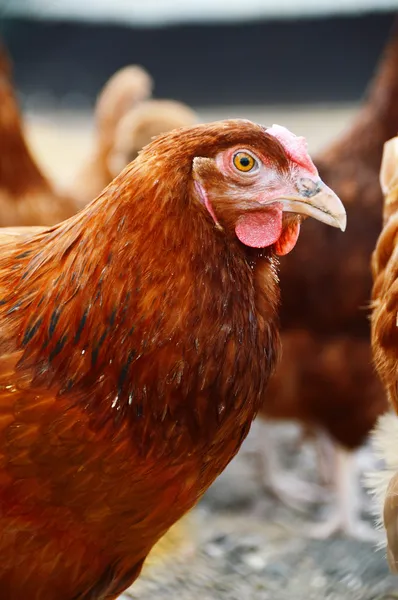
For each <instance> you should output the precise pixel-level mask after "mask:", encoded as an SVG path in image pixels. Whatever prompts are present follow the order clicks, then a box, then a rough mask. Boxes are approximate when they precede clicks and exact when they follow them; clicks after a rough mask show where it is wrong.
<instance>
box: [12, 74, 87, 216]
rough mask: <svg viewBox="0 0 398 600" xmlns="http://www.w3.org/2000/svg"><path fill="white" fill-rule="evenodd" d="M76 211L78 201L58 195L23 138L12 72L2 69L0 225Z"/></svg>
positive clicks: (69, 214)
mask: <svg viewBox="0 0 398 600" xmlns="http://www.w3.org/2000/svg"><path fill="white" fill-rule="evenodd" d="M2 64H3V63H2ZM6 64H8V63H6ZM76 210H77V207H76V204H75V202H74V201H73V200H72V199H71V198H69V197H67V196H64V195H61V194H58V193H57V192H56V191H55V190H54V189H53V187H52V185H51V184H50V182H49V181H48V180H47V179H46V177H45V176H44V175H43V173H42V172H41V170H40V168H39V166H38V165H37V164H36V162H35V160H34V158H33V156H32V154H31V152H30V150H29V148H28V146H27V143H26V140H25V137H24V132H23V128H22V119H21V114H20V111H19V109H18V105H17V100H16V98H15V93H14V90H13V86H12V83H11V81H10V71H9V69H6V70H5V71H2V70H0V225H1V226H8V225H52V224H54V223H58V222H59V221H61V220H63V219H66V218H68V217H70V216H71V215H73V214H74V213H75V212H76Z"/></svg>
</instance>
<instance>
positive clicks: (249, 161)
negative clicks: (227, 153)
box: [233, 152, 258, 173]
mask: <svg viewBox="0 0 398 600" xmlns="http://www.w3.org/2000/svg"><path fill="white" fill-rule="evenodd" d="M233 163H234V167H235V168H236V169H238V171H243V172H244V173H248V172H249V171H252V170H253V169H254V168H255V167H257V166H258V163H257V161H256V159H255V158H254V157H253V156H252V155H251V154H249V153H248V152H237V153H236V154H235V155H234V158H233Z"/></svg>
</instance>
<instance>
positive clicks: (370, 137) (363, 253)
mask: <svg viewBox="0 0 398 600" xmlns="http://www.w3.org/2000/svg"><path fill="white" fill-rule="evenodd" d="M396 131H398V35H397V27H395V29H394V31H393V35H392V37H391V41H390V43H389V44H388V46H387V48H386V50H385V53H384V55H383V57H382V58H381V61H380V65H379V68H378V71H377V73H376V76H375V79H374V81H373V83H372V85H371V86H370V89H369V92H368V95H367V98H366V100H365V103H364V105H363V107H362V108H361V110H360V111H359V113H358V115H357V117H356V119H355V121H354V123H353V124H352V126H351V127H350V128H349V129H348V130H347V132H346V133H345V134H344V135H343V136H342V137H341V138H340V139H338V140H337V142H335V143H334V144H332V145H331V146H330V147H329V148H328V149H327V150H326V151H324V152H323V153H322V154H321V155H319V156H318V157H317V159H316V164H317V166H318V168H319V172H320V174H321V177H323V179H324V180H325V181H326V182H327V183H328V185H330V186H332V187H333V189H335V190H336V191H337V193H338V194H339V196H340V197H341V198H342V199H343V201H344V203H345V206H346V207H347V218H348V223H349V231H350V233H349V235H347V236H338V235H335V233H334V232H333V231H332V230H328V231H320V230H318V229H317V228H316V227H314V226H313V225H314V224H313V223H308V226H307V227H306V228H305V230H304V231H303V236H302V240H301V244H300V245H299V247H298V248H297V251H296V252H295V253H294V254H292V255H291V256H290V257H288V258H287V259H285V260H282V261H281V292H282V302H281V323H282V343H283V359H282V362H281V364H280V366H279V369H278V372H277V374H276V376H275V378H274V379H273V380H272V381H271V384H270V387H269V390H268V393H267V395H266V398H265V402H264V409H263V411H262V415H263V416H266V417H272V418H275V419H296V420H297V421H299V422H300V423H302V424H304V425H306V426H309V427H314V428H321V430H322V431H325V432H327V434H328V435H329V436H331V438H332V440H333V442H334V443H335V445H336V454H335V456H334V458H333V461H334V462H333V473H332V477H333V487H334V491H335V492H336V494H337V503H336V506H335V510H334V512H333V514H332V515H331V518H330V520H328V521H327V522H326V523H324V524H322V525H320V526H319V527H315V528H311V529H307V531H308V532H309V533H310V534H311V535H315V536H327V535H329V534H332V533H334V532H335V531H336V530H343V531H344V532H345V533H347V534H349V535H351V536H356V537H358V536H359V537H361V538H362V537H368V536H372V535H373V534H372V532H371V531H369V530H368V528H367V527H365V526H364V524H362V523H360V522H359V521H358V511H359V510H360V503H359V499H358V490H357V489H356V488H357V486H356V485H355V484H354V482H355V475H354V472H353V467H354V463H353V456H352V454H351V451H352V450H355V449H356V448H358V447H359V446H360V445H361V444H362V443H363V442H364V441H365V440H366V438H367V435H368V433H369V431H370V430H371V429H372V427H373V426H374V424H375V422H376V419H377V418H378V416H379V415H380V414H381V413H383V412H384V411H385V410H386V409H387V403H386V400H385V396H384V394H383V392H382V389H381V386H380V383H379V381H378V379H377V378H376V376H375V375H374V373H373V370H372V366H371V364H372V359H371V350H370V342H369V323H368V316H367V307H368V305H369V300H370V294H371V285H372V282H371V274H370V269H369V262H370V256H371V254H372V252H373V249H374V246H375V243H376V239H377V236H378V234H379V232H380V228H381V212H382V211H381V206H382V194H381V190H380V185H379V170H380V164H381V157H382V150H383V144H384V142H385V141H386V140H387V139H389V138H390V137H391V136H392V135H395V133H396ZM264 443H265V448H264V456H265V460H266V462H265V483H266V485H267V486H268V487H272V489H273V490H274V491H275V493H276V494H277V495H278V496H279V497H280V498H282V499H283V500H284V501H285V502H287V503H288V504H290V505H292V504H294V503H302V502H303V501H304V499H305V498H307V500H313V501H314V500H319V499H320V498H322V497H323V496H324V493H322V491H320V490H319V489H318V488H315V487H309V486H303V483H302V482H296V481H294V479H290V480H289V479H286V477H281V475H280V474H278V470H279V469H278V467H276V466H275V464H273V463H270V457H271V456H272V454H270V452H269V443H267V440H266V438H265V439H264Z"/></svg>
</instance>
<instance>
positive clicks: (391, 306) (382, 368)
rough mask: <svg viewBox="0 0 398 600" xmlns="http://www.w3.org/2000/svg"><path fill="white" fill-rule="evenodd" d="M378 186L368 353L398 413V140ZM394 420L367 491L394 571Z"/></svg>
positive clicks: (397, 510) (385, 427) (397, 479)
mask: <svg viewBox="0 0 398 600" xmlns="http://www.w3.org/2000/svg"><path fill="white" fill-rule="evenodd" d="M380 180H381V185H382V188H383V192H384V194H385V202H384V211H383V212H384V227H383V231H382V232H381V234H380V237H379V239H378V241H377V245H376V248H375V251H374V253H373V257H372V272H373V277H374V285H373V303H372V306H373V311H372V319H371V325H372V349H373V357H374V362H375V366H376V369H377V372H378V374H379V376H380V379H381V381H382V383H383V385H384V388H385V391H386V395H387V398H388V400H389V402H390V404H391V407H392V408H393V409H394V411H395V412H396V413H397V412H398V187H397V184H398V138H397V137H395V138H394V139H392V140H390V141H389V142H388V143H386V144H385V150H384V156H383V163H382V169H381V174H380ZM397 434H398V419H397V416H396V415H394V414H387V415H384V416H383V417H382V418H380V420H379V422H378V424H377V427H376V428H375V431H374V433H373V438H374V442H375V448H376V451H377V452H378V454H379V455H380V458H382V459H383V460H384V461H385V463H384V464H385V468H384V470H381V471H379V472H377V473H372V475H371V477H370V481H369V484H370V485H369V487H370V488H371V489H372V491H373V492H374V493H375V495H376V497H377V499H378V505H379V506H378V509H379V511H378V512H379V515H381V519H380V522H381V523H384V526H385V529H386V533H387V557H388V562H389V564H390V567H391V569H392V570H393V571H394V572H395V573H397V572H398V527H397V524H398V518H397V517H398V504H397V490H398V452H397Z"/></svg>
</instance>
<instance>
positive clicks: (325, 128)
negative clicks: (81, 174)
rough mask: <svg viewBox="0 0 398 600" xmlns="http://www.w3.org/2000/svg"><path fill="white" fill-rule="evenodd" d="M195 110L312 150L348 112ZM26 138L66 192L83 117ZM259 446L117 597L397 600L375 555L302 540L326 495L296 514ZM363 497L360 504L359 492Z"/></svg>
mask: <svg viewBox="0 0 398 600" xmlns="http://www.w3.org/2000/svg"><path fill="white" fill-rule="evenodd" d="M199 112H200V115H201V118H202V119H203V120H206V121H210V120H215V119H218V118H226V117H230V116H240V117H246V118H251V119H253V120H256V121H258V122H262V123H265V124H269V125H271V124H272V123H274V122H276V123H279V124H283V125H285V126H287V127H289V128H291V129H292V131H294V132H295V133H297V134H300V135H304V136H306V137H307V139H308V141H309V146H310V150H311V151H312V152H313V151H317V150H318V149H319V148H321V147H322V146H323V145H324V144H325V143H327V142H328V141H329V139H330V138H332V137H333V136H334V135H338V133H339V131H340V130H341V129H342V128H343V127H344V126H345V124H346V123H347V122H348V121H349V120H350V118H351V117H352V114H353V107H342V108H333V109H328V108H312V107H302V108H300V109H297V110H292V109H283V108H282V109H277V108H272V107H264V109H261V108H256V109H253V108H252V109H250V108H247V107H246V108H233V107H229V108H228V107H226V108H223V109H214V110H211V109H210V110H206V111H199ZM28 136H29V139H30V142H31V146H32V148H33V150H34V152H35V153H36V155H37V156H38V159H39V161H40V163H41V164H42V165H43V167H44V168H45V170H46V172H47V173H48V174H49V175H50V176H51V177H52V178H53V179H54V180H55V181H56V182H57V183H59V184H61V185H62V187H67V185H68V182H69V181H70V180H71V178H72V177H73V174H74V173H75V172H76V170H77V169H78V168H79V166H80V164H81V163H82V161H83V160H84V159H85V158H86V156H87V154H88V152H89V151H90V147H91V144H92V124H91V121H90V118H89V117H88V115H87V114H84V113H82V114H76V113H74V114H70V113H62V114H56V115H55V114H51V113H47V114H44V113H41V114H38V113H32V114H29V118H28ZM277 441H278V446H280V451H281V457H282V459H283V462H284V464H285V466H286V467H288V468H290V469H292V470H293V471H294V473H295V475H296V476H297V477H298V478H302V479H314V477H315V475H314V474H315V473H316V469H315V460H314V454H313V452H311V448H306V449H305V451H303V452H301V453H299V454H298V453H297V448H296V446H295V445H294V430H293V429H292V427H290V426H288V425H284V426H282V427H280V428H279V430H278V434H277ZM259 443H261V429H260V428H259V427H258V426H257V427H256V424H255V427H254V430H253V432H252V433H251V435H250V436H249V438H248V441H247V442H246V443H245V445H244V447H243V449H242V450H241V452H240V453H239V455H238V456H237V458H236V459H235V460H234V461H233V462H232V463H231V465H230V466H229V468H228V469H227V470H226V471H225V472H224V474H223V475H222V476H221V477H220V478H219V479H218V481H216V482H215V484H214V485H213V486H212V488H211V489H210V490H209V492H208V493H207V494H206V496H205V497H204V498H203V500H202V502H201V503H200V504H199V506H198V507H197V508H196V509H195V510H194V511H193V512H192V513H191V514H190V515H188V517H187V518H186V519H184V520H183V521H182V522H181V523H180V524H179V525H178V526H177V528H176V529H175V532H174V533H171V534H170V536H169V539H168V540H167V539H166V540H165V541H164V546H163V548H162V546H161V547H160V550H159V556H158V557H156V556H155V557H154V558H153V559H152V560H150V561H149V562H148V566H147V567H146V568H145V569H144V572H143V574H142V576H141V577H140V579H139V580H138V581H137V582H136V584H135V585H134V586H133V588H132V589H131V591H128V592H126V593H124V594H123V595H122V596H121V597H120V600H127V599H128V598H133V599H136V600H198V599H200V600H322V599H325V600H393V599H394V598H395V599H398V578H395V577H393V576H391V575H390V574H389V571H388V568H387V564H386V560H385V555H384V551H383V550H379V551H377V550H376V548H375V546H374V545H372V544H370V543H363V542H357V541H353V540H349V539H344V538H337V537H336V538H333V539H330V540H326V541H311V540H308V539H306V537H305V535H304V532H305V531H306V525H307V524H308V523H309V522H310V521H311V520H318V521H319V520H321V519H322V518H324V517H325V515H326V514H327V512H328V510H330V509H331V507H332V506H333V502H334V498H333V496H332V495H331V497H330V503H329V506H327V507H320V506H312V507H309V508H308V511H307V512H305V513H302V512H298V511H294V510H291V509H287V508H284V507H283V506H281V505H280V503H279V502H277V501H276V500H275V499H274V498H272V497H271V496H270V495H269V494H267V493H266V492H265V490H264V487H263V485H262V483H261V477H260V476H259V465H258V458H256V454H255V452H256V450H257V448H258V445H259ZM362 500H363V503H364V506H366V505H368V504H369V501H368V500H367V499H366V496H365V494H363V498H362ZM368 518H369V519H370V517H369V515H368Z"/></svg>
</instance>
